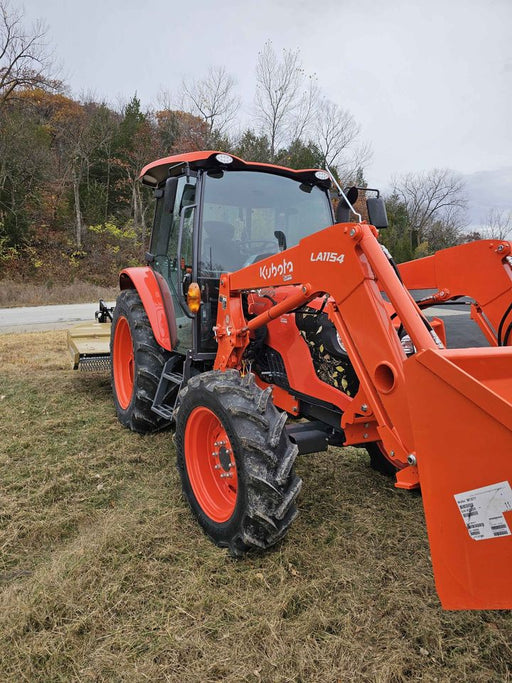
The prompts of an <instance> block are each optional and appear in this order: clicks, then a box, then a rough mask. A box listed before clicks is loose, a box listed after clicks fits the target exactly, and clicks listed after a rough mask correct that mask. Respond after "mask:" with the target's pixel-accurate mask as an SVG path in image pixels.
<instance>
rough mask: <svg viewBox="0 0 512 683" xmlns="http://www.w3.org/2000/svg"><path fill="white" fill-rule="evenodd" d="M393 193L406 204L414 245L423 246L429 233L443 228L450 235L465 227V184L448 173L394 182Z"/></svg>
mask: <svg viewBox="0 0 512 683" xmlns="http://www.w3.org/2000/svg"><path fill="white" fill-rule="evenodd" d="M393 185H394V187H393V192H394V193H396V195H397V196H398V197H399V199H400V200H401V201H402V202H403V203H404V205H405V207H406V210H407V215H408V220H409V227H410V231H411V241H412V242H413V246H414V243H416V245H417V244H420V243H421V242H423V241H425V240H426V239H427V237H428V235H427V233H428V231H429V229H431V228H433V226H434V224H436V231H437V233H438V232H439V229H440V228H439V226H440V225H444V226H445V227H446V229H447V230H448V229H449V231H450V233H451V234H455V233H457V232H458V231H459V230H460V229H461V228H462V227H463V225H464V215H465V209H466V205H467V200H466V197H465V194H464V182H463V180H462V178H461V177H460V176H458V175H457V174H456V173H454V172H453V171H450V170H448V169H434V170H432V171H428V172H426V173H408V174H406V175H404V176H402V177H400V178H398V179H395V180H394V181H393Z"/></svg>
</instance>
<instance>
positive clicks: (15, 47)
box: [0, 0, 60, 106]
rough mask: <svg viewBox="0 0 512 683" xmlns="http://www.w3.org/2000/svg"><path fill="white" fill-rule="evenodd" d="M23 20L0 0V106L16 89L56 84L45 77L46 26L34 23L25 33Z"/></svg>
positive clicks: (48, 66) (46, 61)
mask: <svg viewBox="0 0 512 683" xmlns="http://www.w3.org/2000/svg"><path fill="white" fill-rule="evenodd" d="M23 18H24V17H23V13H22V12H20V11H19V10H14V9H12V8H11V5H10V3H9V2H8V0H0V106H1V105H2V104H4V103H5V102H6V101H7V100H8V99H10V98H12V97H13V96H14V94H15V92H16V90H18V89H21V88H44V89H48V88H50V89H54V88H56V87H58V86H59V85H60V84H59V83H58V82H57V81H55V80H52V79H51V78H50V77H49V71H50V57H49V53H48V47H47V43H46V27H45V26H44V24H42V23H41V22H40V21H38V22H36V23H35V24H34V25H33V26H32V27H31V28H30V30H27V29H26V28H25V27H24V25H23Z"/></svg>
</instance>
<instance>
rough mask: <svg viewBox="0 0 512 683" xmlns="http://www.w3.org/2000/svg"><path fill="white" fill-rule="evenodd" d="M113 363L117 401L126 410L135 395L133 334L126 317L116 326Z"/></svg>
mask: <svg viewBox="0 0 512 683" xmlns="http://www.w3.org/2000/svg"><path fill="white" fill-rule="evenodd" d="M113 362H114V383H115V387H116V394H117V400H118V401H119V405H120V406H121V408H122V409H123V410H126V408H128V406H129V405H130V402H131V400H132V394H133V378H134V359H133V340H132V333H131V330H130V325H129V323H128V320H127V319H126V318H125V317H124V316H120V317H119V318H118V320H117V324H116V331H115V334H114V358H113Z"/></svg>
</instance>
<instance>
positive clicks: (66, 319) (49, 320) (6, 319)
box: [0, 302, 114, 334]
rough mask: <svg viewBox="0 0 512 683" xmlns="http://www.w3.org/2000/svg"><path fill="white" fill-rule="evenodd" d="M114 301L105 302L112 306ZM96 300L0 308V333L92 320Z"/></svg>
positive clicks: (26, 330)
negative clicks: (93, 301)
mask: <svg viewBox="0 0 512 683" xmlns="http://www.w3.org/2000/svg"><path fill="white" fill-rule="evenodd" d="M113 305H114V303H107V306H113ZM97 310H98V302H96V303H94V304H72V305H63V306H61V305H59V306H25V307H22V308H0V334H2V333H5V332H36V331H41V330H58V329H66V328H67V327H69V326H70V325H73V324H74V323H78V322H82V321H85V320H87V321H90V322H92V321H93V320H94V313H95V311H97Z"/></svg>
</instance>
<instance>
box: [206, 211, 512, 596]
mask: <svg viewBox="0 0 512 683" xmlns="http://www.w3.org/2000/svg"><path fill="white" fill-rule="evenodd" d="M507 244H508V243H507ZM508 248H509V249H510V246H509V247H508ZM479 249H482V247H479ZM489 252H492V250H491V248H490V247H489ZM441 253H442V252H441ZM459 253H460V252H459ZM463 253H464V254H467V253H469V251H468V252H466V251H464V252H463ZM486 253H487V252H486ZM492 254H493V256H492V259H495V255H494V252H492ZM443 258H446V257H444V256H441V257H440V260H439V261H427V260H426V259H425V260H423V261H424V264H427V265H421V266H418V269H417V270H416V271H414V268H413V267H409V266H406V267H405V268H403V273H404V276H405V280H406V282H407V286H410V287H417V286H419V287H428V286H430V287H434V288H436V287H438V283H440V282H441V279H442V278H446V281H447V282H448V278H449V277H450V273H449V272H445V271H442V273H441V275H439V271H438V269H437V268H438V267H437V264H438V263H443V264H444V261H443ZM450 258H451V257H450ZM484 261H485V263H488V262H489V261H490V259H489V258H485V259H484ZM494 262H495V261H493V263H494ZM501 263H502V266H503V271H504V273H505V275H506V278H508V281H507V280H506V279H505V278H501V277H500V281H499V285H498V287H496V285H492V287H489V289H488V290H486V289H485V286H484V285H485V283H480V285H479V292H478V294H479V296H480V297H483V300H484V304H483V305H484V306H485V307H486V316H487V317H488V318H489V320H491V321H492V324H493V325H494V324H495V321H496V319H497V318H495V317H493V316H495V315H498V316H499V313H498V314H495V313H494V311H497V310H498V309H500V310H501V311H502V309H503V308H504V304H505V298H506V296H508V301H510V300H511V299H512V297H511V293H512V292H511V285H510V272H509V266H508V262H504V261H503V260H501ZM452 267H454V266H453V264H452ZM448 271H449V268H448ZM414 272H415V273H416V275H414V276H413V273H414ZM449 282H450V283H451V282H454V281H452V280H450V281H449ZM427 283H428V284H427ZM282 285H295V286H296V287H295V291H294V293H293V294H292V295H290V296H289V297H288V298H286V299H285V300H283V301H282V302H280V303H279V304H277V305H276V306H274V307H272V308H270V309H268V310H267V311H265V312H264V313H262V314H260V315H258V316H256V317H255V318H252V319H251V320H250V321H247V320H246V318H245V316H244V311H243V305H242V293H243V292H244V291H248V290H258V289H260V288H268V287H275V288H277V287H279V286H282ZM452 286H453V285H452ZM491 289H492V292H491ZM461 290H465V291H461V292H460V293H461V294H466V293H468V291H467V289H466V288H465V287H462V285H461ZM381 292H384V293H385V294H386V296H387V298H388V299H389V301H390V302H391V304H392V306H393V307H394V310H395V311H396V314H397V316H398V318H399V319H400V321H401V323H402V325H403V327H404V329H405V330H406V331H407V333H408V334H409V335H410V337H411V339H412V341H413V343H414V346H415V353H414V355H412V356H410V357H407V356H406V355H405V352H404V350H403V348H402V346H401V343H400V340H399V338H398V335H397V333H396V331H395V328H394V326H393V321H392V320H391V319H390V314H389V309H388V307H387V304H386V301H385V299H384V298H383V296H382V294H381ZM456 292H458V289H457V287H454V289H453V290H452V289H451V290H450V295H451V296H455V295H456ZM493 292H494V294H493ZM322 293H329V294H330V296H331V299H332V303H331V309H332V310H331V314H330V317H331V319H332V320H333V322H334V324H335V326H336V329H337V331H338V334H339V335H340V337H341V339H342V341H343V343H344V345H345V347H346V349H347V352H348V354H349V357H350V360H351V362H352V364H353V366H354V369H355V371H356V373H357V375H358V378H359V381H360V390H359V392H358V394H357V395H356V396H355V397H354V398H353V399H352V402H351V404H350V407H349V409H348V410H346V411H345V413H344V415H343V418H342V425H340V426H342V427H343V429H344V430H345V433H346V434H349V433H350V430H351V429H353V428H355V427H356V426H357V425H358V424H359V423H360V422H361V421H363V422H364V424H365V427H366V426H367V427H368V428H369V431H372V433H375V434H377V438H378V439H379V440H380V441H381V442H382V444H383V447H384V449H385V450H386V451H387V453H388V454H389V455H391V453H393V456H394V459H395V460H396V461H397V462H398V463H400V464H402V465H405V464H406V463H407V462H408V463H409V468H406V470H407V469H409V471H410V472H411V477H412V478H414V477H416V478H418V479H419V481H420V484H421V488H422V494H423V505H424V509H425V516H426V521H427V529H428V534H429V540H430V545H431V554H432V562H433V567H434V575H435V580H436V586H437V590H438V593H439V595H440V598H441V602H442V604H443V607H445V608H447V609H493V608H494V609H495V608H507V609H510V608H512V581H511V569H510V568H511V567H512V533H511V527H512V489H511V486H510V482H512V458H511V454H512V349H510V348H489V349H465V350H459V349H457V350H452V349H450V350H449V349H443V348H438V346H437V344H436V342H435V340H434V336H433V335H432V334H431V330H430V329H429V324H428V322H427V321H426V320H425V318H424V317H423V315H422V313H421V311H420V310H419V308H418V306H417V305H416V303H415V302H414V301H413V299H412V297H411V295H410V294H409V292H408V291H407V289H406V288H405V287H404V286H402V284H401V282H400V280H399V278H398V277H397V275H396V273H395V272H394V270H393V268H392V266H391V265H390V263H389V261H388V259H387V258H386V256H385V255H384V253H383V252H382V250H381V248H380V245H379V243H378V242H377V239H376V231H375V229H374V228H373V227H372V226H369V225H366V224H364V223H363V224H337V225H333V226H331V227H329V228H326V229H325V230H322V231H321V232H318V233H316V234H314V235H312V236H310V237H306V238H304V239H303V240H302V241H301V242H300V243H299V244H298V245H297V246H295V247H292V248H290V249H288V250H286V251H283V252H281V253H280V254H278V255H275V256H272V257H269V258H267V259H265V260H262V261H260V262H258V263H256V264H254V265H251V266H249V267H247V268H244V269H242V270H240V271H238V272H235V273H232V274H225V275H223V276H222V277H221V282H220V296H219V306H218V318H217V326H216V328H215V333H216V338H217V341H218V353H217V357H216V361H215V367H216V368H217V369H220V370H223V369H226V368H233V367H234V368H239V369H240V368H241V366H242V362H243V354H244V351H245V349H246V347H247V345H248V344H249V337H250V333H251V330H252V329H256V328H257V327H259V326H261V325H264V324H265V322H268V320H269V319H272V318H275V317H277V316H280V315H285V314H286V313H290V312H292V311H293V310H294V309H295V308H296V307H298V306H301V305H303V304H305V303H307V302H308V301H310V300H312V299H313V298H315V297H316V296H318V295H319V294H322ZM469 294H470V295H471V291H469ZM488 311H489V313H488ZM501 315H503V311H502V312H501ZM347 441H348V440H347ZM352 442H353V441H352ZM406 470H404V471H406Z"/></svg>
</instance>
